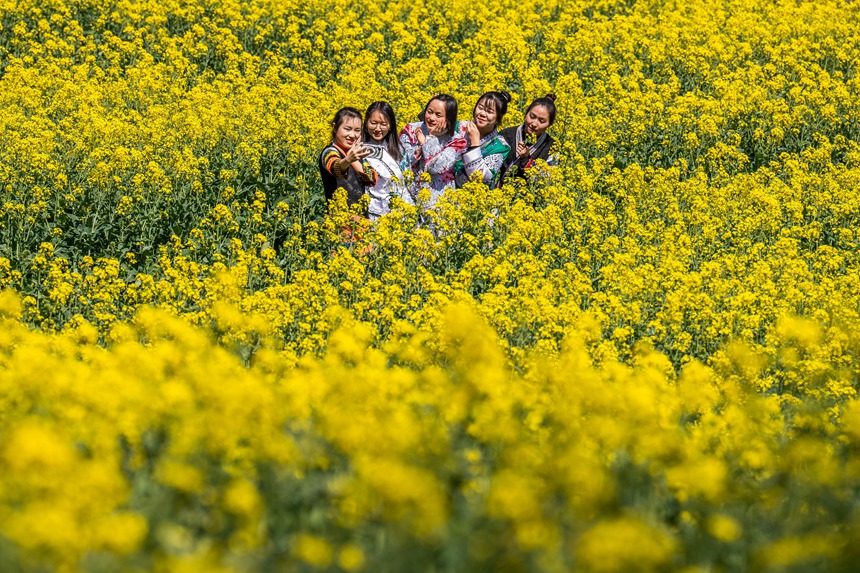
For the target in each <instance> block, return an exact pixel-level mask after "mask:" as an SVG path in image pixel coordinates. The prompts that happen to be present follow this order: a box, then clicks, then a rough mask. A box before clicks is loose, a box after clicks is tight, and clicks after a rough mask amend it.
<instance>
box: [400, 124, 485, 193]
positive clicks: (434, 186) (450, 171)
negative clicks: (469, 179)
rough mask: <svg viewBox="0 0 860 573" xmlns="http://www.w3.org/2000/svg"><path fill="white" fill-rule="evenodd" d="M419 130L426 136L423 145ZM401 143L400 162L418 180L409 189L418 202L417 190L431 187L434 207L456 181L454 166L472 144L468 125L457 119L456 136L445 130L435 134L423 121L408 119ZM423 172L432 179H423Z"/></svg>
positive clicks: (401, 134) (401, 135)
mask: <svg viewBox="0 0 860 573" xmlns="http://www.w3.org/2000/svg"><path fill="white" fill-rule="evenodd" d="M419 131H422V132H423V133H424V137H425V138H426V140H425V142H424V145H421V144H419V143H418V132H419ZM400 145H402V146H403V161H402V163H401V166H402V167H403V169H404V170H406V169H409V170H411V171H412V173H414V174H415V181H414V182H413V184H412V186H411V187H410V189H409V192H410V193H411V194H412V197H413V199H416V204H417V197H418V192H419V191H421V189H425V188H426V189H429V190H430V201H429V203H428V207H432V206H433V205H435V204H436V200H437V199H438V198H439V196H440V195H442V193H444V192H445V190H446V189H448V188H449V187H454V186H455V185H456V180H455V176H454V170H455V166H456V164H457V162H458V161H460V160H462V156H463V152H464V151H466V149H467V148H468V147H469V139H468V136H467V134H466V128H465V126H464V125H463V124H461V123H460V122H457V125H456V126H455V127H454V135H453V136H451V135H447V134H444V135H441V136H439V137H436V136H435V135H430V134H429V133H428V131H427V126H425V125H424V122H422V121H418V122H415V123H408V124H406V126H405V127H404V128H403V131H401V132H400ZM422 173H427V174H428V175H430V182H429V183H427V182H423V181H421V174H422Z"/></svg>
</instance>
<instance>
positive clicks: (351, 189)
mask: <svg viewBox="0 0 860 573" xmlns="http://www.w3.org/2000/svg"><path fill="white" fill-rule="evenodd" d="M344 157H346V152H345V151H343V150H341V149H340V148H339V147H338V146H337V145H335V144H334V143H332V144H330V145H329V146H328V147H326V148H325V149H323V150H322V152H321V153H320V157H319V167H320V177H322V182H323V189H324V190H325V198H326V199H327V200H329V201H331V198H332V197H334V192H335V190H336V189H337V188H338V187H343V188H344V189H346V202H347V204H349V205H352V204H353V203H357V202H358V200H359V199H361V196H362V195H364V188H365V187H366V186H368V185H374V184H375V183H376V181H377V178H378V175H377V173H376V171H374V169H373V168H372V167H371V166H370V164H369V163H368V162H367V159H363V160H362V161H361V162H360V163H359V162H357V161H356V162H353V163H351V164H350V165H349V167H347V168H346V171H343V170H342V169H341V168H340V160H341V159H343V158H344ZM356 165H357V166H358V167H360V168H361V170H359V169H357V168H356Z"/></svg>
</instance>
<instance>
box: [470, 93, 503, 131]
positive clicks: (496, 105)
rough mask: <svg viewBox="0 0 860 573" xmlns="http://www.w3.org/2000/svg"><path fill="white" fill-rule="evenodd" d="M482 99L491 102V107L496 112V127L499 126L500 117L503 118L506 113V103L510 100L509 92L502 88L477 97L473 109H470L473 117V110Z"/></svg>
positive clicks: (500, 122)
mask: <svg viewBox="0 0 860 573" xmlns="http://www.w3.org/2000/svg"><path fill="white" fill-rule="evenodd" d="M482 101H489V102H492V103H493V109H494V110H495V112H496V127H498V126H500V125H501V124H502V119H504V117H505V114H506V113H508V104H509V103H510V101H511V94H509V93H508V92H506V91H504V90H502V91H498V92H487V93H485V94H484V95H482V96H481V97H479V98H478V101H476V102H475V109H474V110H472V116H473V117H474V115H475V111H476V110H477V109H478V104H479V103H481V102H482Z"/></svg>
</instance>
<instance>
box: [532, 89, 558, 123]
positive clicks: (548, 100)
mask: <svg viewBox="0 0 860 573" xmlns="http://www.w3.org/2000/svg"><path fill="white" fill-rule="evenodd" d="M555 99H556V98H555V94H546V95H545V96H543V97H539V98H537V99H536V100H534V101H533V102H532V103H531V105H530V106H529V108H528V109H527V110H526V113H528V112H530V111H531V110H532V108H533V107H535V106H538V105H542V106H543V107H545V108H546V111H547V113H548V114H549V125H552V124H553V123H555Z"/></svg>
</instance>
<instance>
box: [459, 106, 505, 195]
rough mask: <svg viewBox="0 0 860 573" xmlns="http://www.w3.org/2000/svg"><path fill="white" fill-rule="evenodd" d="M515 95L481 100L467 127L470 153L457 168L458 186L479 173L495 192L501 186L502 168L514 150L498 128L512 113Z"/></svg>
mask: <svg viewBox="0 0 860 573" xmlns="http://www.w3.org/2000/svg"><path fill="white" fill-rule="evenodd" d="M510 101H511V95H510V94H509V93H508V92H506V91H499V92H487V93H485V94H484V95H482V96H481V97H480V98H478V103H476V104H475V110H474V112H473V113H472V117H473V118H474V119H473V120H472V121H470V122H467V123H466V131H467V133H468V135H469V149H468V151H466V152H465V153H464V154H463V161H462V162H459V163H458V164H457V169H456V171H457V186H458V187H461V186H462V185H463V184H464V183H466V181H468V180H469V179H470V178H471V177H472V175H473V174H474V173H476V172H479V173H481V180H482V181H483V182H484V184H486V185H487V186H488V187H490V188H491V189H492V188H494V187H496V186H497V185H498V183H499V178H500V177H501V173H502V166H503V165H504V163H505V159H507V157H508V155H509V154H510V151H511V146H510V145H509V144H508V143H507V142H506V141H505V140H504V138H503V137H501V135H499V132H498V127H499V125H500V124H501V123H502V120H503V119H504V117H505V114H506V113H507V111H508V102H510Z"/></svg>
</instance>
